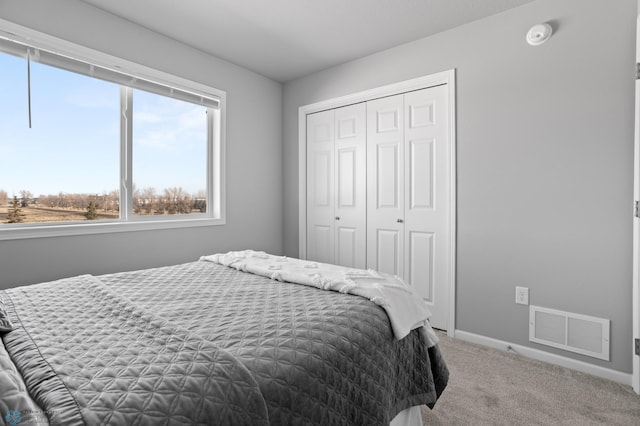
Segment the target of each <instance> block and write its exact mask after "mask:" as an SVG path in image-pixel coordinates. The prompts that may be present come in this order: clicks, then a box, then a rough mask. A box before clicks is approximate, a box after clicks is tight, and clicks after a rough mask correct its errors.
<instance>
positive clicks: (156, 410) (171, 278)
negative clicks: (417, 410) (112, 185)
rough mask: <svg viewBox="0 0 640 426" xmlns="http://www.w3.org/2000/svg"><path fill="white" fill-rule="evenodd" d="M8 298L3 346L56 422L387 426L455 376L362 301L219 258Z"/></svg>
mask: <svg viewBox="0 0 640 426" xmlns="http://www.w3.org/2000/svg"><path fill="white" fill-rule="evenodd" d="M0 295H1V294H0ZM7 296H9V297H7ZM3 297H4V299H5V302H6V301H7V299H9V301H10V302H9V303H7V305H8V310H10V312H9V313H10V315H12V321H13V322H14V325H16V322H18V323H19V325H20V326H21V327H18V329H17V330H15V331H12V332H10V333H8V334H6V335H5V336H3V340H4V341H5V346H6V347H7V350H8V351H9V353H10V354H11V355H12V358H14V362H15V363H16V365H17V367H18V369H19V370H20V371H21V372H23V375H24V376H25V382H26V383H27V386H28V387H29V388H30V390H31V392H32V395H33V396H34V399H35V400H36V402H37V403H38V404H39V405H40V406H41V407H42V408H43V409H44V410H55V411H54V416H53V420H57V421H59V424H82V422H84V423H85V424H89V425H93V424H116V425H129V424H171V423H174V424H212V425H218V424H220V425H223V424H239V425H241V424H256V425H257V424H263V423H265V422H268V423H270V424H272V425H312V424H313V425H388V424H389V421H390V420H391V419H392V418H393V417H394V416H395V415H396V414H397V413H398V412H400V411H402V410H403V409H405V408H408V407H410V406H413V405H420V404H427V405H429V406H433V404H435V402H436V400H437V398H438V396H439V395H440V393H441V392H442V390H443V389H444V387H445V386H446V383H447V380H448V371H447V368H446V365H445V363H444V361H443V359H442V357H441V354H440V351H439V349H438V347H437V346H432V347H430V348H428V347H427V344H426V338H425V336H424V335H423V333H421V332H420V331H419V330H414V331H413V332H412V333H411V334H409V336H407V337H406V338H404V339H402V340H400V341H398V340H396V339H394V337H393V334H392V330H391V327H390V323H389V319H388V317H387V315H386V313H385V311H384V310H383V309H382V308H380V307H379V306H377V305H375V304H374V303H372V302H370V301H369V300H367V299H364V298H361V297H358V296H353V295H346V294H340V293H336V292H331V291H323V290H319V289H316V288H313V287H308V286H303V285H296V284H289V283H282V282H279V281H272V280H270V279H268V278H264V277H260V276H256V275H251V274H247V273H244V272H240V271H237V270H235V269H231V268H227V267H225V266H221V265H217V264H215V263H211V262H205V261H198V262H191V263H186V264H182V265H176V266H169V267H163V268H155V269H147V270H142V271H133V272H125V273H118V274H110V275H103V276H99V277H95V278H94V277H90V276H83V277H79V278H76V279H69V280H61V281H58V282H54V283H51V284H40V285H37V286H28V287H22V288H18V289H11V290H7V292H6V295H4V296H3ZM25 330H26V331H28V333H27V332H26V331H25ZM40 354H41V355H40ZM32 357H34V358H35V359H36V360H37V361H32V360H31V358H32ZM34 363H35V364H37V365H35V366H34V365H32V364H34ZM32 369H35V370H37V374H38V375H42V374H44V376H45V377H46V380H44V382H45V383H46V382H50V383H49V384H47V386H46V388H47V389H46V392H45V390H44V389H40V387H42V386H40V387H39V385H38V384H37V383H36V384H34V382H38V380H40V381H42V380H41V379H32V378H31V377H30V374H29V373H27V374H25V372H29V371H31V370H32ZM34 375H36V374H35V373H34ZM32 389H35V391H34V390H32ZM63 408H64V409H63ZM56 416H58V417H57V418H56ZM63 416H68V417H69V418H66V417H64V418H62V417H63ZM72 421H73V422H72ZM52 423H53V422H52Z"/></svg>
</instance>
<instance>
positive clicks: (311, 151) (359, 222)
mask: <svg viewBox="0 0 640 426" xmlns="http://www.w3.org/2000/svg"><path fill="white" fill-rule="evenodd" d="M365 120H366V106H365V104H364V103H360V104H355V105H349V106H345V107H341V108H337V109H332V110H327V111H322V112H318V113H314V114H309V115H307V259H309V260H316V261H318V262H325V263H335V264H338V265H342V266H348V267H352V268H366V267H367V263H366V232H367V226H366V223H367V220H366V218H367V210H366V209H367V206H366V195H367V194H366V178H367V175H366V124H365Z"/></svg>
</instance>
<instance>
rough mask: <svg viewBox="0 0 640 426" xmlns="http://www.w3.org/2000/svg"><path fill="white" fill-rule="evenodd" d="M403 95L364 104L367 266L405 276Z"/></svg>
mask: <svg viewBox="0 0 640 426" xmlns="http://www.w3.org/2000/svg"><path fill="white" fill-rule="evenodd" d="M403 98H404V96H403V95H396V96H389V97H385V98H380V99H376V100H373V101H369V102H367V267H368V268H371V269H376V270H378V271H381V272H386V273H390V274H394V275H398V276H401V277H402V276H403V275H404V262H403V257H404V256H403V250H404V196H405V195H404V164H403V163H404V155H405V154H404V150H405V147H404V108H403Z"/></svg>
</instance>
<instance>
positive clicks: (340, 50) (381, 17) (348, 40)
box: [82, 0, 533, 82]
mask: <svg viewBox="0 0 640 426" xmlns="http://www.w3.org/2000/svg"><path fill="white" fill-rule="evenodd" d="M82 1H84V2H85V3H88V4H91V5H93V6H96V7H98V8H100V9H103V10H104V11H107V12H109V13H112V14H114V15H117V16H119V17H121V18H124V19H126V20H128V21H131V22H134V23H136V24H138V25H141V26H143V27H146V28H148V29H150V30H152V31H155V32H157V33H160V34H162V35H165V36H167V37H170V38H172V39H174V40H177V41H179V42H182V43H184V44H187V45H189V46H192V47H194V48H196V49H199V50H201V51H204V52H207V53H210V54H212V55H215V56H217V57H219V58H222V59H225V60H227V61H229V62H232V63H235V64H237V65H240V66H242V67H245V68H248V69H250V70H253V71H255V72H257V73H259V74H262V75H264V76H266V77H269V78H271V79H273V80H276V81H279V82H285V81H289V80H292V79H295V78H298V77H302V76H304V75H307V74H310V73H313V72H316V71H319V70H322V69H325V68H329V67H331V66H334V65H338V64H341V63H344V62H348V61H350V60H353V59H356V58H360V57H363V56H367V55H369V54H372V53H374V52H378V51H381V50H384V49H388V48H391V47H394V46H398V45H400V44H403V43H406V42H409V41H412V40H416V39H419V38H422V37H426V36H429V35H432V34H435V33H438V32H441V31H445V30H447V29H450V28H453V27H457V26H460V25H463V24H465V23H468V22H471V21H474V20H477V19H481V18H484V17H486V16H490V15H493V14H496V13H500V12H502V11H504V10H507V9H510V8H513V7H517V6H520V5H522V4H525V3H529V2H531V1H533V0H183V1H176V0H135V1H131V0H82Z"/></svg>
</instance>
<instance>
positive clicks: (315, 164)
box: [307, 110, 335, 263]
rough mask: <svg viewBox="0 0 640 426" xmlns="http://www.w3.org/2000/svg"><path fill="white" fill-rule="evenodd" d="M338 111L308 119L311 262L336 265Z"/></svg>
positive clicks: (308, 250)
mask: <svg viewBox="0 0 640 426" xmlns="http://www.w3.org/2000/svg"><path fill="white" fill-rule="evenodd" d="M333 141H334V111H333V110H329V111H322V112H317V113H315V114H309V115H307V259H309V260H315V261H318V262H325V263H334V221H335V217H334V193H335V192H334V146H333V145H334V142H333Z"/></svg>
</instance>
